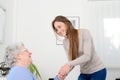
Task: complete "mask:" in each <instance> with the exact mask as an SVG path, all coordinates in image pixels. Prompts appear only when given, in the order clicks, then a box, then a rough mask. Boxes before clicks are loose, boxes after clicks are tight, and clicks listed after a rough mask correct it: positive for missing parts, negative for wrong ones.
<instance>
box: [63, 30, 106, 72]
mask: <svg viewBox="0 0 120 80" xmlns="http://www.w3.org/2000/svg"><path fill="white" fill-rule="evenodd" d="M63 44H64V48H65V51H66V53H67V55H68V50H69V42H68V39H67V38H66V39H65V40H64V41H63ZM78 55H79V56H78V57H77V58H76V59H74V60H72V61H70V60H69V58H68V60H69V62H68V63H67V64H70V65H73V66H76V65H80V71H81V73H84V74H91V73H94V72H96V71H99V70H101V69H103V68H105V66H104V64H103V63H102V61H101V59H100V58H99V57H98V55H97V53H96V51H95V48H94V43H93V39H92V36H91V33H90V32H89V30H87V29H80V32H79V53H78Z"/></svg>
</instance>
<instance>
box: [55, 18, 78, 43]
mask: <svg viewBox="0 0 120 80" xmlns="http://www.w3.org/2000/svg"><path fill="white" fill-rule="evenodd" d="M66 17H67V18H68V19H69V20H70V21H71V23H72V25H73V26H74V27H75V29H79V28H80V24H79V22H80V18H79V16H66ZM63 40H64V37H61V36H59V35H57V34H56V44H57V45H63Z"/></svg>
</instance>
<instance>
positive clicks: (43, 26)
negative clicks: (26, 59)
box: [0, 0, 120, 80]
mask: <svg viewBox="0 0 120 80" xmlns="http://www.w3.org/2000/svg"><path fill="white" fill-rule="evenodd" d="M8 2H10V1H9V0H8ZM8 2H7V4H8ZM8 5H9V7H7V8H8V17H7V18H8V20H7V30H6V33H5V34H6V35H5V36H6V38H5V44H3V45H6V44H8V43H11V42H16V41H23V42H24V43H25V45H26V46H27V47H28V49H30V50H31V51H32V53H33V54H32V58H33V62H34V63H35V64H36V65H37V67H38V69H39V71H40V73H41V76H42V78H43V80H48V78H50V77H54V76H55V75H56V74H57V72H58V70H59V69H60V67H61V66H62V65H63V64H64V63H65V62H67V59H66V55H65V52H64V49H63V47H62V46H60V45H56V38H55V35H54V33H53V30H52V28H51V22H52V20H53V19H54V17H55V16H56V15H64V16H80V27H82V28H88V29H90V31H91V32H92V34H93V38H94V40H95V45H100V44H101V43H100V42H101V39H99V40H98V41H97V38H98V37H96V35H95V33H96V32H100V31H101V30H102V28H103V23H102V20H103V18H104V17H120V9H119V8H120V1H115V2H114V1H87V0H76V1H75V0H13V1H12V2H10V3H9V4H8ZM12 5H13V6H12ZM114 14H115V15H114ZM96 27H97V28H98V30H96ZM8 29H9V30H8ZM7 31H8V32H7ZM11 34H12V35H11ZM3 45H0V46H3ZM3 48H4V47H3ZM99 48H101V47H99V46H97V47H96V49H97V51H99V52H101V51H100V50H99ZM1 49H2V48H1ZM2 52H3V50H2ZM0 55H1V54H0ZM2 56H3V54H2ZM119 71H120V68H118V69H108V75H107V80H114V79H115V78H116V77H119V76H120V74H119ZM113 74H114V75H113ZM78 75H79V66H77V67H75V69H74V70H73V71H72V72H71V73H70V74H69V75H68V77H67V78H66V80H77V77H78ZM111 75H112V76H111Z"/></svg>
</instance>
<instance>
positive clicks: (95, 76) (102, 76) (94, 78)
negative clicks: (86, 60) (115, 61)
mask: <svg viewBox="0 0 120 80" xmlns="http://www.w3.org/2000/svg"><path fill="white" fill-rule="evenodd" d="M106 74H107V71H106V68H104V69H102V70H99V71H97V72H95V73H92V74H82V73H81V74H80V75H79V77H78V80H106Z"/></svg>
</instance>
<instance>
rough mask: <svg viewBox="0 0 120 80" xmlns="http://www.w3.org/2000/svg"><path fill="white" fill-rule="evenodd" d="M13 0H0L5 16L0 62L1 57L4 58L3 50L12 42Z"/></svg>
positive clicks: (0, 46)
mask: <svg viewBox="0 0 120 80" xmlns="http://www.w3.org/2000/svg"><path fill="white" fill-rule="evenodd" d="M13 3H14V0H0V7H1V8H3V9H5V12H6V13H5V14H6V21H5V27H4V28H5V29H4V31H3V32H4V34H3V36H4V40H3V43H0V62H1V61H3V57H4V53H5V52H4V51H5V50H4V49H5V48H6V46H7V45H8V44H10V43H11V42H13V33H12V32H13V30H14V29H13V24H15V23H13V20H14V19H13V18H14V15H13V13H14V12H13V11H14V10H13V9H14V5H13Z"/></svg>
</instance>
